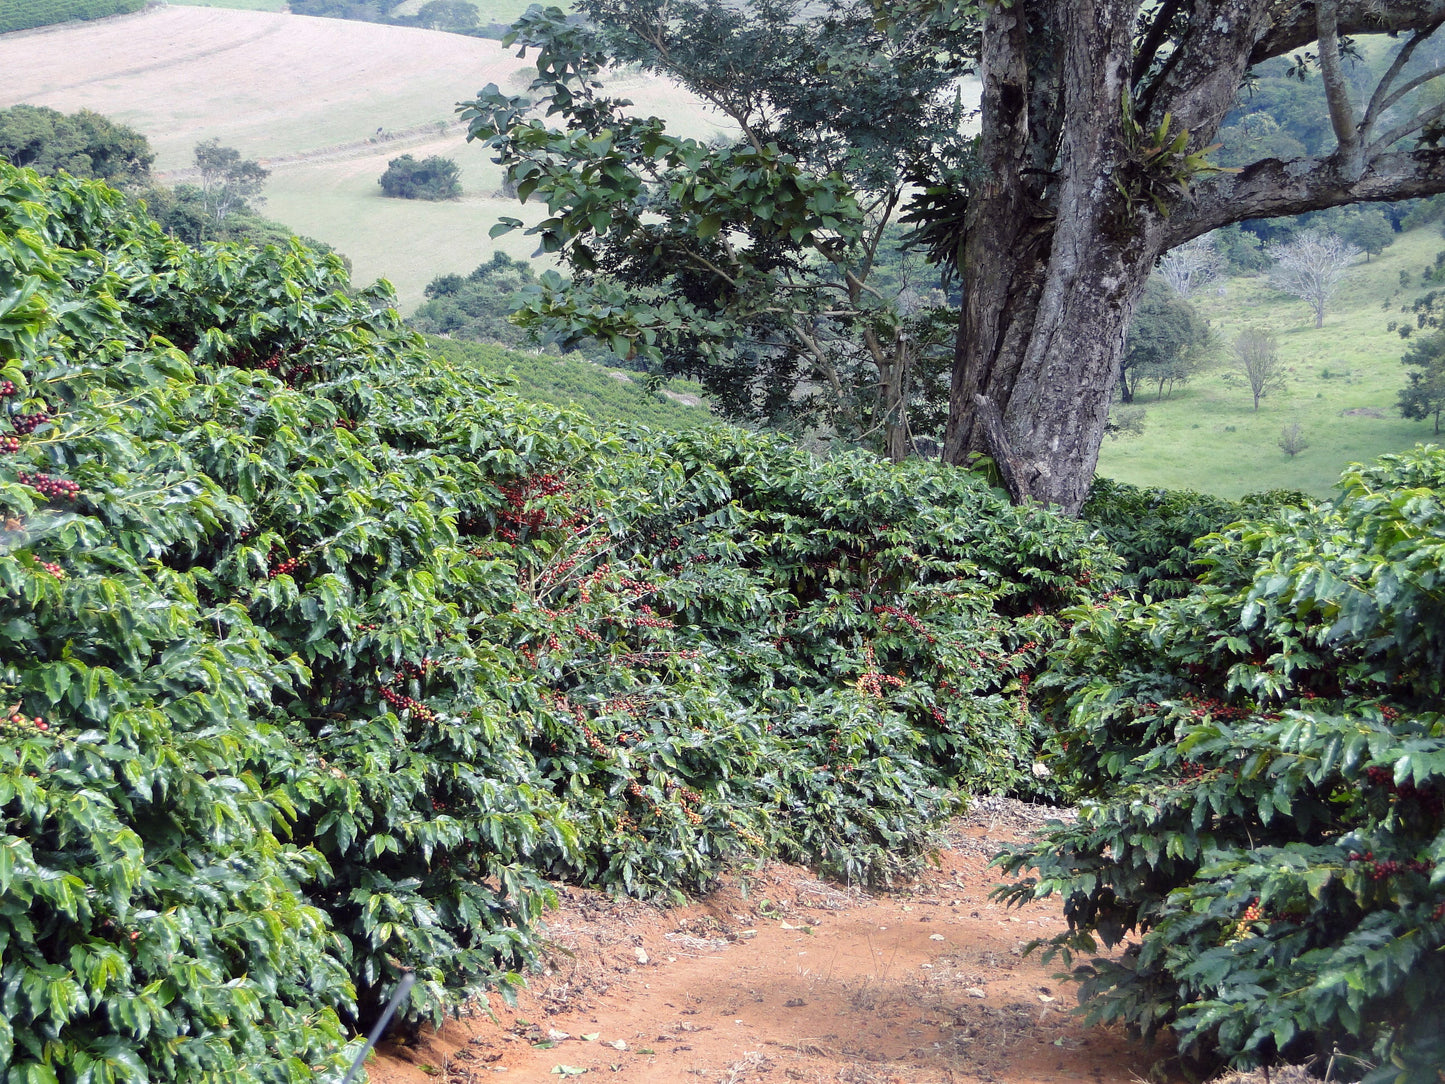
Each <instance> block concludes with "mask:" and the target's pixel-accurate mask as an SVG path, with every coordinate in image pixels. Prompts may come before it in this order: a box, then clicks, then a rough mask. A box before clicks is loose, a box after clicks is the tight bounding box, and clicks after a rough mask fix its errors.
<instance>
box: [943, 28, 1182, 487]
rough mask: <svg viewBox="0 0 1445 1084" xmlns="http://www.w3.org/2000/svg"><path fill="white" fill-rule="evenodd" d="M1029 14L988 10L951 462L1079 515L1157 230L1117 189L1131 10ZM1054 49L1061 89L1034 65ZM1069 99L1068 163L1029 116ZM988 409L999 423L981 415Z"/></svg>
mask: <svg viewBox="0 0 1445 1084" xmlns="http://www.w3.org/2000/svg"><path fill="white" fill-rule="evenodd" d="M1045 7H1047V9H1048V10H1041V9H1043V8H1045ZM1034 8H1035V19H1034V21H1033V22H1032V23H1030V22H1028V21H1027V20H1026V15H1025V13H1024V10H1023V9H1024V5H1014V6H1012V7H1009V8H1003V7H998V8H994V9H993V10H992V11H991V12H990V13H989V15H988V16H987V21H986V26H985V31H984V41H985V45H984V52H983V58H982V60H983V62H982V65H981V75H982V79H983V100H982V110H983V118H984V130H983V136H982V140H981V147H980V150H981V153H982V155H983V158H984V162H985V168H986V169H987V170H988V173H989V177H988V182H986V184H985V185H984V186H981V187H980V189H979V191H978V193H977V195H976V196H975V199H974V201H973V203H972V205H971V206H970V217H969V220H968V221H967V222H966V223H965V234H964V241H963V254H962V259H961V261H960V265H961V273H962V277H963V281H964V283H965V296H964V302H963V311H962V315H961V319H960V323H959V339H958V348H957V351H956V353H955V359H954V373H953V386H952V390H951V395H950V417H949V429H948V435H947V439H946V443H945V449H944V455H945V457H946V458H947V459H948V460H949V461H950V462H953V463H960V462H963V461H964V460H965V459H966V458H967V457H968V456H969V455H970V454H971V453H974V452H985V453H987V454H989V455H991V456H992V457H993V458H994V460H995V461H996V462H998V463H999V464H1000V469H1001V470H1003V471H1004V475H1005V477H1006V478H1009V477H1010V476H1011V477H1012V479H1013V480H1012V481H1011V482H1010V483H1009V485H1010V489H1011V490H1012V491H1013V494H1014V496H1015V497H1016V498H1019V499H1025V498H1032V499H1035V500H1038V501H1041V502H1043V503H1046V504H1055V505H1059V506H1060V507H1062V508H1063V509H1064V510H1065V511H1067V512H1069V513H1076V512H1077V511H1078V509H1079V507H1080V506H1081V505H1082V504H1083V501H1084V497H1085V495H1086V493H1087V492H1088V488H1089V483H1090V481H1091V480H1092V478H1093V473H1094V465H1095V463H1096V462H1097V459H1098V452H1099V445H1100V443H1101V442H1102V441H1103V437H1104V429H1105V425H1106V423H1107V421H1108V414H1109V400H1110V398H1111V396H1112V394H1113V390H1114V386H1115V382H1116V380H1117V379H1118V371H1119V358H1120V356H1121V354H1122V353H1123V346H1124V336H1125V333H1126V332H1127V330H1128V326H1129V319H1130V317H1131V315H1132V314H1133V311H1134V306H1135V304H1136V303H1137V301H1138V299H1139V296H1140V294H1142V292H1143V289H1144V285H1145V283H1146V281H1147V280H1148V276H1149V271H1150V269H1151V267H1152V266H1153V263H1154V258H1155V255H1156V253H1155V251H1154V246H1155V245H1157V243H1158V237H1157V231H1156V230H1152V229H1150V228H1148V224H1147V222H1146V221H1145V220H1146V219H1147V218H1148V215H1147V214H1146V213H1145V211H1144V210H1143V209H1142V208H1140V207H1137V206H1131V205H1130V203H1129V201H1128V198H1127V197H1126V196H1125V195H1124V194H1122V193H1121V192H1120V190H1119V189H1118V187H1117V186H1116V184H1115V178H1116V177H1117V176H1119V175H1121V173H1122V171H1123V170H1124V169H1125V168H1126V165H1127V153H1126V148H1125V146H1124V142H1123V138H1122V135H1121V118H1122V116H1123V112H1122V109H1123V107H1122V103H1123V100H1124V94H1125V91H1126V88H1127V83H1128V58H1129V55H1130V51H1129V37H1130V33H1131V31H1132V23H1133V20H1132V13H1133V9H1134V4H1133V3H1132V2H1127V0H1057V2H1055V3H1053V4H1049V5H1034ZM1051 50H1056V51H1057V53H1056V55H1057V54H1058V53H1061V54H1062V63H1061V64H1059V62H1058V61H1057V60H1056V62H1055V63H1056V70H1057V71H1058V78H1057V80H1056V81H1055V83H1054V87H1055V88H1056V89H1054V90H1052V91H1051V92H1049V93H1041V92H1040V90H1041V88H1040V85H1039V84H1040V83H1041V82H1043V81H1042V80H1039V79H1037V78H1035V79H1034V81H1033V83H1032V85H1031V84H1030V80H1029V72H1028V69H1029V66H1030V65H1029V62H1030V60H1031V59H1036V58H1037V57H1038V56H1039V55H1040V54H1041V53H1044V52H1047V51H1051ZM1060 104H1062V106H1063V109H1062V118H1063V119H1062V124H1061V125H1060V126H1059V136H1058V138H1059V146H1058V152H1057V159H1056V160H1055V161H1052V162H1049V161H1041V158H1042V156H1043V155H1045V154H1049V152H1050V151H1051V150H1052V148H1049V147H1047V146H1041V145H1040V140H1039V139H1038V134H1037V133H1038V130H1039V127H1040V125H1039V123H1038V121H1039V119H1040V118H1037V117H1034V118H1031V117H1030V116H1029V115H1028V112H1029V110H1030V108H1032V107H1036V106H1040V105H1041V106H1042V107H1043V108H1051V107H1052V108H1055V109H1057V108H1058V106H1059V105H1060ZM1045 127H1048V126H1045ZM1060 165H1061V166H1062V169H1059V168H1057V167H1058V166H1060ZM1050 167H1054V168H1050ZM1025 178H1032V179H1031V180H1026V179H1025ZM989 404H992V407H993V408H996V409H997V411H998V413H999V414H1000V416H1001V419H1002V426H1001V428H999V427H993V426H990V425H988V424H986V420H985V415H986V413H987V412H988V411H989V409H990V407H989Z"/></svg>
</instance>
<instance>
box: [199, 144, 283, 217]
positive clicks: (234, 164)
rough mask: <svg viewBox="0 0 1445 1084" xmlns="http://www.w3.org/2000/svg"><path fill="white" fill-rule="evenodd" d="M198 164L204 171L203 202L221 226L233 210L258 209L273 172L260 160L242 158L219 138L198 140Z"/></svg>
mask: <svg viewBox="0 0 1445 1084" xmlns="http://www.w3.org/2000/svg"><path fill="white" fill-rule="evenodd" d="M196 168H197V169H199V170H200V172H201V184H200V189H201V199H202V203H203V205H204V207H205V211H206V214H207V215H209V216H210V219H211V221H212V222H214V223H215V224H216V225H217V226H221V225H223V224H224V223H225V221H226V217H227V216H228V215H230V214H231V212H233V211H236V210H238V209H241V208H247V209H254V204H255V203H257V202H259V196H260V194H261V189H262V188H263V187H264V186H265V184H266V178H267V177H269V176H271V173H270V171H269V170H267V169H265V168H263V167H262V165H261V163H260V162H257V161H255V160H254V159H249V158H242V157H241V152H240V151H238V150H236V148H235V147H223V146H221V142H220V140H218V139H207V140H205V141H204V142H202V143H197V144H196Z"/></svg>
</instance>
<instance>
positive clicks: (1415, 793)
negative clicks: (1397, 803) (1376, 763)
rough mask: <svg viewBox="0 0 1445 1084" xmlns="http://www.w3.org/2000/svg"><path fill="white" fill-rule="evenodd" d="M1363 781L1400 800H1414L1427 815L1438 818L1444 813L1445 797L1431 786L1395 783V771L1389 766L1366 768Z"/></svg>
mask: <svg viewBox="0 0 1445 1084" xmlns="http://www.w3.org/2000/svg"><path fill="white" fill-rule="evenodd" d="M1365 782H1366V783H1368V784H1369V785H1370V786H1373V787H1380V788H1382V789H1383V790H1385V791H1387V792H1388V793H1390V794H1393V795H1395V796H1396V797H1397V798H1399V799H1400V800H1401V801H1405V802H1415V803H1417V804H1418V805H1419V807H1420V809H1421V810H1422V811H1423V812H1424V813H1426V814H1427V815H1428V816H1430V817H1432V818H1434V819H1436V820H1439V819H1440V817H1441V815H1442V814H1445V798H1442V796H1441V794H1440V792H1439V790H1438V789H1437V788H1435V787H1433V786H1425V787H1418V786H1416V785H1415V784H1414V783H1396V782H1395V773H1394V771H1393V770H1392V769H1390V768H1366V769H1365Z"/></svg>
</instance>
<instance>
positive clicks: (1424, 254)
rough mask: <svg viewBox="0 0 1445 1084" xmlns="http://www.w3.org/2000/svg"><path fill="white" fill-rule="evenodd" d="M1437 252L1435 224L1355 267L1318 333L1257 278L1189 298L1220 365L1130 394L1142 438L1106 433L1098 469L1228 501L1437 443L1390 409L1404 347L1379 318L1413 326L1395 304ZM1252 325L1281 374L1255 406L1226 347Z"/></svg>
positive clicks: (1416, 285) (1314, 487) (1429, 431)
mask: <svg viewBox="0 0 1445 1084" xmlns="http://www.w3.org/2000/svg"><path fill="white" fill-rule="evenodd" d="M1441 250H1445V238H1442V237H1441V234H1440V230H1439V227H1438V225H1432V226H1425V227H1422V228H1420V229H1417V230H1414V231H1411V232H1410V233H1407V234H1403V235H1401V236H1400V237H1399V238H1398V240H1397V241H1396V242H1395V244H1394V245H1392V246H1391V247H1390V248H1388V249H1386V250H1385V252H1384V253H1383V254H1382V255H1380V256H1376V257H1375V258H1374V259H1373V260H1371V261H1370V262H1368V263H1366V262H1364V261H1361V262H1359V263H1357V264H1356V265H1355V266H1354V267H1353V268H1352V269H1351V271H1350V273H1349V275H1348V277H1347V278H1346V280H1345V283H1344V285H1343V286H1342V287H1341V289H1340V291H1339V293H1338V294H1337V295H1336V297H1335V300H1334V302H1333V304H1332V306H1331V308H1330V309H1329V311H1328V312H1327V314H1326V316H1325V321H1324V327H1322V328H1316V327H1315V326H1314V313H1313V311H1312V310H1311V309H1310V307H1309V306H1308V305H1307V304H1305V303H1304V302H1303V301H1299V300H1297V299H1295V298H1292V297H1289V296H1287V295H1284V294H1280V293H1278V292H1277V291H1275V290H1273V289H1272V288H1270V286H1269V284H1268V280H1267V278H1266V277H1265V276H1264V275H1259V276H1255V277H1248V278H1235V279H1230V280H1229V281H1227V282H1226V283H1224V284H1223V290H1224V292H1223V295H1222V296H1221V295H1220V294H1219V293H1218V292H1217V291H1215V290H1214V289H1213V288H1206V289H1205V290H1204V291H1202V292H1200V293H1198V294H1196V295H1195V297H1194V298H1192V300H1193V301H1194V303H1195V304H1196V305H1197V306H1198V307H1199V309H1200V311H1202V312H1203V313H1204V314H1205V315H1206V316H1207V317H1208V318H1209V320H1210V322H1211V323H1212V325H1213V326H1214V327H1215V329H1216V330H1217V331H1218V332H1219V336H1220V346H1219V351H1218V354H1219V356H1218V359H1217V361H1216V362H1215V364H1214V366H1213V368H1212V369H1210V370H1209V371H1208V372H1205V373H1203V374H1202V375H1200V376H1197V377H1196V378H1195V379H1194V380H1193V381H1192V382H1191V383H1190V384H1189V385H1188V386H1186V387H1184V388H1182V389H1179V390H1176V391H1175V393H1174V396H1173V397H1172V398H1169V399H1165V400H1163V401H1156V399H1155V398H1154V395H1153V392H1152V389H1150V390H1147V391H1145V392H1144V393H1143V394H1142V395H1141V396H1140V397H1139V400H1138V405H1140V406H1142V407H1144V409H1145V411H1146V418H1145V423H1144V424H1145V429H1144V433H1143V435H1142V436H1139V437H1124V438H1121V439H1119V440H1106V441H1105V442H1104V447H1103V449H1102V451H1101V454H1100V456H1099V472H1100V473H1101V474H1104V475H1107V476H1109V477H1111V478H1117V479H1119V480H1120V481H1124V482H1132V483H1134V484H1136V485H1145V486H1169V487H1172V488H1187V489H1197V490H1201V491H1203V492H1206V493H1217V494H1219V495H1221V496H1225V497H1238V496H1241V495H1243V494H1245V493H1249V492H1255V491H1258V490H1263V489H1279V488H1285V489H1302V490H1305V491H1306V492H1309V493H1315V494H1320V495H1323V494H1326V493H1328V492H1329V490H1330V487H1331V486H1332V485H1333V483H1334V481H1335V479H1336V478H1337V477H1338V476H1339V474H1340V471H1341V470H1343V469H1344V468H1345V466H1346V465H1348V464H1349V463H1351V462H1360V461H1368V460H1371V459H1373V458H1375V457H1376V456H1378V455H1381V454H1383V453H1385V452H1394V451H1399V450H1401V449H1404V448H1408V447H1410V446H1412V445H1414V444H1416V443H1418V442H1422V441H1431V440H1434V439H1435V438H1434V426H1433V424H1431V423H1430V422H1412V421H1406V420H1405V419H1403V418H1401V417H1400V414H1399V411H1398V410H1397V409H1396V407H1395V401H1396V393H1397V392H1398V391H1399V389H1400V388H1401V387H1402V386H1403V385H1404V383H1405V368H1404V366H1403V365H1401V364H1400V356H1401V355H1402V354H1403V353H1404V351H1405V347H1406V343H1405V340H1403V339H1401V338H1400V336H1399V334H1398V333H1396V332H1393V331H1390V330H1389V329H1388V324H1389V322H1390V321H1392V320H1394V321H1399V322H1409V323H1413V322H1414V317H1413V314H1410V315H1406V314H1404V313H1401V312H1400V308H1401V306H1407V307H1408V304H1409V303H1410V302H1411V301H1413V300H1414V299H1415V298H1417V297H1419V296H1420V295H1421V294H1424V293H1427V292H1428V291H1429V290H1431V289H1437V288H1439V285H1438V284H1430V283H1427V284H1421V283H1420V275H1421V272H1422V271H1423V270H1424V269H1425V268H1426V267H1427V266H1430V265H1433V263H1434V259H1435V253H1436V252H1439V251H1441ZM1402 270H1404V271H1408V272H1409V273H1410V276H1411V281H1412V285H1411V286H1410V287H1409V288H1404V289H1402V288H1401V286H1400V272H1401V271H1402ZM1251 326H1252V327H1259V328H1262V329H1265V330H1268V331H1271V332H1273V333H1274V334H1275V336H1276V337H1277V338H1278V340H1279V352H1280V356H1281V358H1282V359H1283V361H1284V363H1285V367H1286V373H1287V386H1286V388H1285V389H1284V390H1283V391H1282V392H1275V393H1271V394H1269V395H1267V396H1265V398H1264V399H1262V400H1261V401H1260V404H1259V411H1258V413H1256V412H1255V411H1254V409H1253V400H1252V397H1251V395H1250V392H1249V385H1248V384H1247V383H1246V382H1245V380H1244V378H1243V376H1242V375H1236V374H1235V371H1234V367H1233V364H1232V360H1231V359H1232V354H1231V351H1230V343H1231V342H1232V341H1233V338H1234V336H1235V335H1237V334H1238V333H1239V332H1240V331H1241V330H1242V329H1244V328H1245V327H1251ZM1327 374H1328V375H1327ZM1295 421H1298V422H1299V424H1300V430H1301V432H1302V434H1303V435H1304V437H1305V439H1306V440H1307V441H1308V442H1309V447H1307V448H1306V449H1305V450H1304V451H1303V452H1301V453H1300V454H1298V455H1296V456H1294V457H1293V458H1291V457H1290V456H1289V455H1287V454H1285V452H1283V451H1282V450H1281V449H1280V447H1279V439H1280V434H1281V431H1282V430H1283V429H1284V428H1285V427H1286V426H1288V425H1290V424H1292V423H1293V422H1295Z"/></svg>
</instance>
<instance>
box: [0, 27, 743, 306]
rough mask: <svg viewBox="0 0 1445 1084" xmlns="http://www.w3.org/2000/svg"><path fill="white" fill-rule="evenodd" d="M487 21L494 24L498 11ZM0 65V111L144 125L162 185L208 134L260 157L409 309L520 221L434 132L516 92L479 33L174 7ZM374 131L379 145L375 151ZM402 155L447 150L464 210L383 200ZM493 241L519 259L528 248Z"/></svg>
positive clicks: (509, 57)
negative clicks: (483, 98)
mask: <svg viewBox="0 0 1445 1084" xmlns="http://www.w3.org/2000/svg"><path fill="white" fill-rule="evenodd" d="M246 2H250V0H246ZM257 2H258V3H259V2H261V0H257ZM490 11H491V9H490V8H487V9H485V10H484V11H483V15H484V17H485V16H487V15H488V12H490ZM507 11H510V9H507ZM493 15H494V16H495V17H497V18H504V17H506V13H505V12H503V11H502V9H498V10H497V12H495V13H493ZM0 69H3V70H4V71H5V72H6V73H7V76H8V78H7V80H6V81H5V83H4V85H3V86H0V108H3V107H6V106H10V105H14V104H17V103H20V102H25V103H29V104H33V105H47V106H51V107H52V108H55V109H60V110H62V111H65V112H71V111H74V110H76V109H81V108H85V109H94V110H96V111H97V112H101V113H105V114H107V115H109V116H112V117H114V118H115V119H117V120H120V121H123V122H124V123H126V124H129V125H132V126H133V127H135V128H137V129H139V130H140V131H142V132H144V133H145V134H146V136H147V137H148V138H149V139H150V140H151V143H152V144H153V145H154V147H155V149H156V153H157V161H156V168H157V169H158V170H159V171H160V172H161V173H162V175H163V176H166V175H169V176H170V177H171V179H184V174H183V173H181V172H179V171H182V170H184V168H185V167H186V166H188V165H189V164H190V160H191V153H192V149H193V148H194V147H195V144H196V143H197V142H199V141H201V140H203V139H208V138H212V137H215V138H218V139H220V140H221V142H222V143H224V144H226V145H229V146H234V147H236V148H238V149H239V150H241V151H242V152H243V153H244V154H246V155H247V156H249V157H257V158H259V159H261V160H262V161H263V162H265V163H266V164H267V165H268V167H269V168H270V169H271V170H272V177H271V180H270V182H269V184H268V186H267V190H266V196H267V203H266V204H265V206H264V207H263V208H262V209H263V210H264V211H265V212H266V213H267V214H269V215H271V216H272V217H274V218H277V219H280V220H281V221H283V222H286V223H287V224H289V225H290V226H292V227H293V228H294V229H296V230H297V231H298V232H300V233H303V234H306V235H308V236H311V237H315V238H318V239H319V240H322V241H325V242H327V243H328V244H331V245H334V246H335V247H336V248H338V249H339V250H340V251H342V252H344V253H346V254H347V255H348V256H349V257H350V258H351V260H352V262H353V266H354V268H355V276H356V278H357V279H358V280H360V281H371V280H374V279H377V278H383V277H385V278H387V279H389V280H390V281H391V282H392V283H393V285H395V286H396V288H397V291H398V294H399V296H400V299H401V302H402V305H403V307H404V308H408V309H409V308H411V307H413V306H414V305H415V304H416V303H417V302H419V301H420V300H421V295H422V288H423V287H424V286H425V285H426V283H427V282H428V281H430V279H431V278H433V277H434V276H435V275H437V274H441V273H444V272H449V271H462V272H465V271H469V270H471V269H472V268H473V267H475V266H476V265H477V264H479V263H481V262H482V261H484V260H485V259H487V258H488V257H489V256H490V255H491V253H492V251H493V249H494V247H496V246H495V245H494V243H493V242H492V241H491V240H490V239H489V238H488V236H487V231H488V229H489V228H490V226H491V225H492V223H493V222H495V221H496V218H497V216H498V215H500V214H503V213H508V214H514V213H515V210H516V209H515V204H514V203H512V202H510V201H503V200H493V199H491V198H490V197H491V195H492V193H493V192H494V191H495V190H496V187H497V174H496V171H495V170H496V167H494V166H492V165H491V163H490V162H488V161H487V158H486V155H485V154H484V153H483V152H482V151H481V150H479V149H477V148H474V147H468V146H467V145H466V143H465V140H464V138H463V136H462V135H461V133H460V130H459V129H455V128H454V129H453V130H452V133H451V134H449V135H445V136H444V135H441V134H440V129H441V127H442V126H443V125H447V124H451V123H453V122H454V121H455V116H454V111H455V106H456V103H457V102H458V101H459V100H463V99H465V98H467V97H468V96H469V95H471V94H473V93H475V92H476V91H477V90H479V89H480V88H481V87H482V86H484V85H485V84H487V83H490V82H495V83H497V84H499V85H501V86H504V87H509V88H516V89H517V90H521V89H523V88H524V87H525V86H526V84H527V82H528V81H529V80H530V75H529V74H528V66H527V64H526V62H525V61H522V60H519V59H518V58H517V56H516V51H515V50H508V49H503V48H502V47H501V45H500V43H498V42H496V41H492V40H489V39H485V38H470V37H464V36H462V35H458V34H444V33H440V32H437V31H431V30H418V29H412V28H409V27H394V26H381V25H378V24H375V23H361V22H350V21H346V20H341V19H316V18H307V17H303V16H295V15H288V14H279V13H276V12H273V11H236V10H224V9H222V8H220V7H194V6H173V7H167V8H163V9H160V10H157V11H154V12H152V13H150V14H148V15H146V16H145V17H143V18H132V19H128V20H124V21H123V22H119V23H96V24H87V25H79V26H66V27H57V28H55V29H54V30H51V31H48V32H46V33H42V34H30V35H26V36H25V37H23V38H11V39H4V38H0ZM624 86H625V87H626V94H627V95H628V96H629V97H632V98H634V99H636V100H637V101H638V103H639V106H640V107H641V108H643V109H645V110H648V111H652V112H658V113H663V114H667V113H669V112H676V113H677V114H678V115H679V117H680V121H679V126H680V127H681V128H682V129H683V130H685V131H687V132H688V133H689V134H694V135H698V136H702V137H706V136H708V135H710V134H711V133H712V132H713V131H715V130H716V124H715V123H714V122H713V120H711V119H710V118H709V117H708V116H707V115H706V114H705V113H704V112H703V111H701V110H700V109H697V108H693V107H690V106H689V105H688V104H687V103H685V102H683V101H681V100H680V99H679V97H678V96H677V94H676V92H675V90H673V88H671V87H670V86H668V85H665V84H662V83H660V82H657V81H652V80H641V79H635V78H634V79H629V80H628V81H627V82H626V83H625V84H624ZM378 129H381V131H382V134H383V136H384V137H385V138H383V139H382V140H380V141H375V142H373V141H374V140H376V136H377V130H378ZM399 133H401V134H407V135H406V138H395V137H396V136H397V135H398V134H399ZM428 133H431V134H428ZM404 153H411V154H417V155H421V156H425V155H427V154H446V155H450V156H453V157H455V158H456V160H457V162H458V164H459V165H460V166H461V167H462V171H463V185H464V189H465V195H464V197H463V199H462V200H460V201H458V202H454V203H447V204H433V205H426V206H421V205H417V204H404V203H403V202H402V201H397V200H389V199H386V198H384V197H383V196H382V195H381V190H380V189H379V188H378V187H377V184H376V180H377V178H378V177H379V176H380V175H381V173H382V172H383V171H384V170H385V169H386V163H387V161H388V160H389V159H390V158H394V157H396V156H397V155H400V154H404ZM502 247H503V248H504V250H505V251H507V252H508V253H510V254H512V255H517V256H525V255H529V254H530V252H531V246H530V244H529V243H528V242H527V241H525V240H523V239H511V240H510V241H508V240H504V241H503V242H502Z"/></svg>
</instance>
